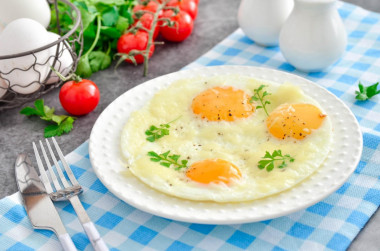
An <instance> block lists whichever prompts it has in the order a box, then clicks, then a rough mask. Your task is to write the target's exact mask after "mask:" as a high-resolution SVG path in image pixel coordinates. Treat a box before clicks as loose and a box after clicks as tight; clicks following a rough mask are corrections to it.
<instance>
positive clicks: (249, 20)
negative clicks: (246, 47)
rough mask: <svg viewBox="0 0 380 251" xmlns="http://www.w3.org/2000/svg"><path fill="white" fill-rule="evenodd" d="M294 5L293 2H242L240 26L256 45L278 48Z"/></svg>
mask: <svg viewBox="0 0 380 251" xmlns="http://www.w3.org/2000/svg"><path fill="white" fill-rule="evenodd" d="M293 5H294V2H293V0H242V1H241V2H240V6H239V10H238V22H239V26H240V28H241V29H242V30H243V32H244V33H245V35H247V36H248V37H249V38H250V39H252V40H253V41H255V42H256V43H258V44H260V45H264V46H276V45H278V37H279V34H280V30H281V27H282V25H283V24H284V22H285V20H286V19H287V18H288V16H289V14H290V12H291V11H292V9H293Z"/></svg>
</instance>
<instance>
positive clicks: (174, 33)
mask: <svg viewBox="0 0 380 251" xmlns="http://www.w3.org/2000/svg"><path fill="white" fill-rule="evenodd" d="M173 14H174V12H173V11H172V10H167V11H165V12H164V14H163V17H164V18H165V17H166V18H169V19H170V20H171V21H173V22H175V23H174V26H172V27H169V26H167V25H165V26H162V27H160V32H161V34H162V36H163V37H164V38H165V39H166V40H168V41H172V42H181V41H183V40H185V39H186V38H187V37H188V36H190V34H191V32H192V31H193V27H194V22H193V19H192V18H191V16H190V15H189V14H188V13H187V12H185V11H182V10H180V11H179V12H178V14H177V15H175V16H173Z"/></svg>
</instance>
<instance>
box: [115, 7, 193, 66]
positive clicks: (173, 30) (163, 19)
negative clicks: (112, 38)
mask: <svg viewBox="0 0 380 251" xmlns="http://www.w3.org/2000/svg"><path fill="white" fill-rule="evenodd" d="M164 1H165V0H159V3H158V2H156V1H150V2H148V3H147V4H144V5H143V4H138V5H136V6H135V7H134V8H133V12H134V13H136V12H138V11H145V13H144V14H143V15H142V16H141V17H140V18H139V19H137V17H136V16H137V15H134V18H135V23H134V24H133V26H136V25H137V24H138V23H139V24H140V26H142V27H143V28H144V29H139V30H137V31H133V32H128V33H126V34H123V35H122V36H121V37H120V38H119V40H118V42H117V50H118V52H119V53H125V54H130V55H131V56H133V57H134V59H135V62H136V63H137V64H141V63H143V62H144V57H143V56H142V55H141V54H138V55H133V53H134V52H135V53H136V52H143V51H145V50H146V49H147V46H148V40H149V34H148V32H147V31H146V30H145V29H147V30H151V28H152V24H153V21H154V17H153V15H154V13H157V11H158V9H159V4H162V3H163V2H164ZM198 2H199V0H170V1H169V2H168V3H167V5H166V6H167V7H177V8H178V9H179V12H178V13H177V14H176V15H175V14H174V11H173V10H171V9H170V8H166V9H165V8H164V9H163V10H161V11H160V13H158V18H159V20H160V21H159V22H158V23H157V24H156V27H155V30H154V33H153V41H152V43H151V46H150V48H149V55H148V58H149V57H151V55H152V54H153V52H154V40H155V39H156V37H157V36H158V34H161V36H162V37H163V38H164V39H165V40H167V41H171V42H181V41H183V40H185V39H186V38H187V37H188V36H190V34H191V33H192V31H193V27H194V19H195V18H196V17H197V14H198ZM167 20H170V22H171V23H173V24H174V25H173V26H171V27H170V26H168V25H167ZM126 61H127V62H129V63H132V62H133V60H131V59H128V58H127V59H126Z"/></svg>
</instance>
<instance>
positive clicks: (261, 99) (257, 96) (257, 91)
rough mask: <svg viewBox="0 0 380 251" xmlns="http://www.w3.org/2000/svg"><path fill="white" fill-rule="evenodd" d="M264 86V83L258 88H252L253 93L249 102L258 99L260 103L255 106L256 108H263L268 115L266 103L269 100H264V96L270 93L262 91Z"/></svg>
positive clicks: (267, 103)
mask: <svg viewBox="0 0 380 251" xmlns="http://www.w3.org/2000/svg"><path fill="white" fill-rule="evenodd" d="M265 87H266V85H260V86H259V88H257V89H254V90H253V92H254V95H253V96H252V97H251V99H250V100H249V102H250V103H253V101H259V102H260V104H261V105H258V106H256V109H260V108H262V109H264V111H265V113H266V114H267V116H269V114H268V111H267V108H266V105H269V104H270V101H268V100H264V98H265V97H266V96H268V95H270V93H269V92H267V91H264V92H262V91H263V89H264V88H265Z"/></svg>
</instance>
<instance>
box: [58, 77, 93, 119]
mask: <svg viewBox="0 0 380 251" xmlns="http://www.w3.org/2000/svg"><path fill="white" fill-rule="evenodd" d="M99 99H100V93H99V89H98V86H97V85H96V84H95V83H94V82H92V81H91V80H87V79H82V80H80V81H79V82H77V81H74V80H71V81H68V82H66V83H64V84H63V85H62V87H61V90H60V91H59V101H60V102H61V105H62V107H63V109H65V110H66V112H68V113H70V114H72V115H77V116H79V115H85V114H87V113H89V112H91V111H93V110H94V109H95V107H96V106H97V105H98V103H99Z"/></svg>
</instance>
